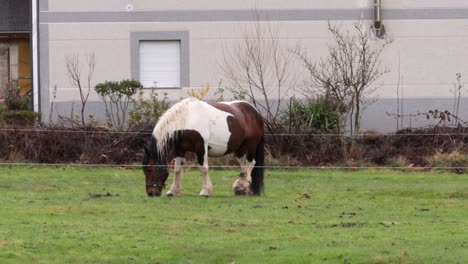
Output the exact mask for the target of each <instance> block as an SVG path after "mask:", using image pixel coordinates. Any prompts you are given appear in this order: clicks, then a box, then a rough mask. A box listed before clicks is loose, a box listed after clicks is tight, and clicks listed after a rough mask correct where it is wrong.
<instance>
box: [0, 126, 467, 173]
mask: <svg viewBox="0 0 468 264" xmlns="http://www.w3.org/2000/svg"><path fill="white" fill-rule="evenodd" d="M455 129H456V128H455ZM459 130H460V129H458V130H457V131H455V132H452V131H447V132H444V131H439V132H437V133H377V132H375V133H374V132H373V133H360V134H356V135H354V136H355V137H358V138H359V137H382V138H391V137H463V138H465V137H467V136H468V130H466V132H464V131H465V130H464V129H463V128H462V129H461V130H462V132H459ZM426 131H427V130H426ZM0 132H4V133H37V134H40V133H64V134H91V135H92V134H102V135H106V134H108V135H148V136H149V135H151V134H152V133H153V132H152V131H151V130H141V131H115V130H110V129H107V128H95V127H94V128H92V129H86V128H85V129H83V128H70V129H64V128H60V129H53V128H52V129H51V128H15V127H11V128H5V127H4V128H0ZM265 136H266V137H349V136H350V135H349V134H342V133H341V134H339V133H277V134H271V133H267V134H265ZM7 166H16V167H64V166H65V167H89V168H93V167H95V168H96V167H108V168H122V167H125V168H129V169H140V168H142V165H141V164H98V163H95V164H88V163H80V162H78V161H77V162H76V163H34V162H0V167H7ZM167 167H172V166H171V165H168V166H167ZM183 167H184V168H186V169H193V168H197V166H195V165H184V166H183ZM238 168H239V166H235V165H212V166H210V169H218V170H223V169H238ZM264 168H265V169H273V170H371V169H375V170H382V169H392V170H439V169H445V170H466V169H468V167H467V166H464V165H461V166H435V167H424V166H405V167H398V166H385V165H382V166H379V165H376V166H352V165H343V166H333V165H330V166H307V165H304V166H300V165H298V166H296V165H267V166H264Z"/></svg>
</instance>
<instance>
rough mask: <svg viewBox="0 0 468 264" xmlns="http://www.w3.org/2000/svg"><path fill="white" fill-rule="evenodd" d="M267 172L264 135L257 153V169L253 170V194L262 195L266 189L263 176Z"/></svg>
mask: <svg viewBox="0 0 468 264" xmlns="http://www.w3.org/2000/svg"><path fill="white" fill-rule="evenodd" d="M264 171H265V137H264V136H263V135H262V138H261V139H260V143H258V145H257V149H256V151H255V167H254V168H253V170H252V185H251V187H252V192H253V194H254V195H260V194H261V193H262V191H263V189H264V186H263V174H264Z"/></svg>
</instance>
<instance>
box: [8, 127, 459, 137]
mask: <svg viewBox="0 0 468 264" xmlns="http://www.w3.org/2000/svg"><path fill="white" fill-rule="evenodd" d="M0 132H39V133H41V132H42V133H77V134H79V133H81V134H128V135H131V134H135V135H136V134H140V135H141V134H148V135H151V134H152V133H153V132H152V131H148V130H144V131H102V130H96V131H94V130H91V131H90V130H66V129H57V130H55V129H23V128H19V129H16V128H0ZM265 136H275V137H292V136H297V137H305V136H312V137H341V136H351V135H349V134H338V133H324V134H317V133H315V134H314V133H280V134H270V133H267V134H265ZM354 136H356V137H372V136H383V137H397V136H468V131H467V132H466V133H443V132H441V133H427V134H418V133H404V134H397V133H375V134H366V133H360V134H356V135H354Z"/></svg>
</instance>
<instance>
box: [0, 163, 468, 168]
mask: <svg viewBox="0 0 468 264" xmlns="http://www.w3.org/2000/svg"><path fill="white" fill-rule="evenodd" d="M156 166H157V167H165V168H173V167H174V166H173V165H139V164H81V163H21V162H18V163H8V162H3V163H0V167H83V168H126V169H129V168H130V169H141V168H143V167H156ZM182 167H183V168H184V169H198V166H197V165H184V166H182ZM209 168H210V169H238V168H239V166H235V165H213V166H209ZM259 168H264V169H274V170H372V169H379V170H380V169H389V170H438V169H446V170H450V169H452V170H465V169H468V167H466V166H447V167H443V166H437V167H392V166H346V167H342V166H287V165H284V166H283V165H279V166H275V165H271V166H270V165H266V166H259Z"/></svg>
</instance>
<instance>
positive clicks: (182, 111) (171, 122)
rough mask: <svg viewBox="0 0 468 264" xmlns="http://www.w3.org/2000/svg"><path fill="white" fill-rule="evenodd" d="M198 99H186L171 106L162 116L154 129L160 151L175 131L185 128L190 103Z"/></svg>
mask: <svg viewBox="0 0 468 264" xmlns="http://www.w3.org/2000/svg"><path fill="white" fill-rule="evenodd" d="M196 101H198V99H196V98H187V99H184V100H182V101H180V102H178V103H177V104H175V105H174V106H172V107H171V108H169V109H168V110H167V111H166V112H165V113H164V114H163V115H162V116H161V117H160V118H159V121H158V123H157V124H156V126H155V127H154V130H153V136H154V137H156V139H157V147H158V151H160V152H161V151H163V150H164V149H165V147H166V143H167V141H168V140H169V139H170V138H171V137H172V136H173V135H174V132H175V131H177V130H181V129H184V128H185V123H186V118H187V116H188V113H189V111H188V110H189V108H188V106H189V104H191V103H193V102H196Z"/></svg>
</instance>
